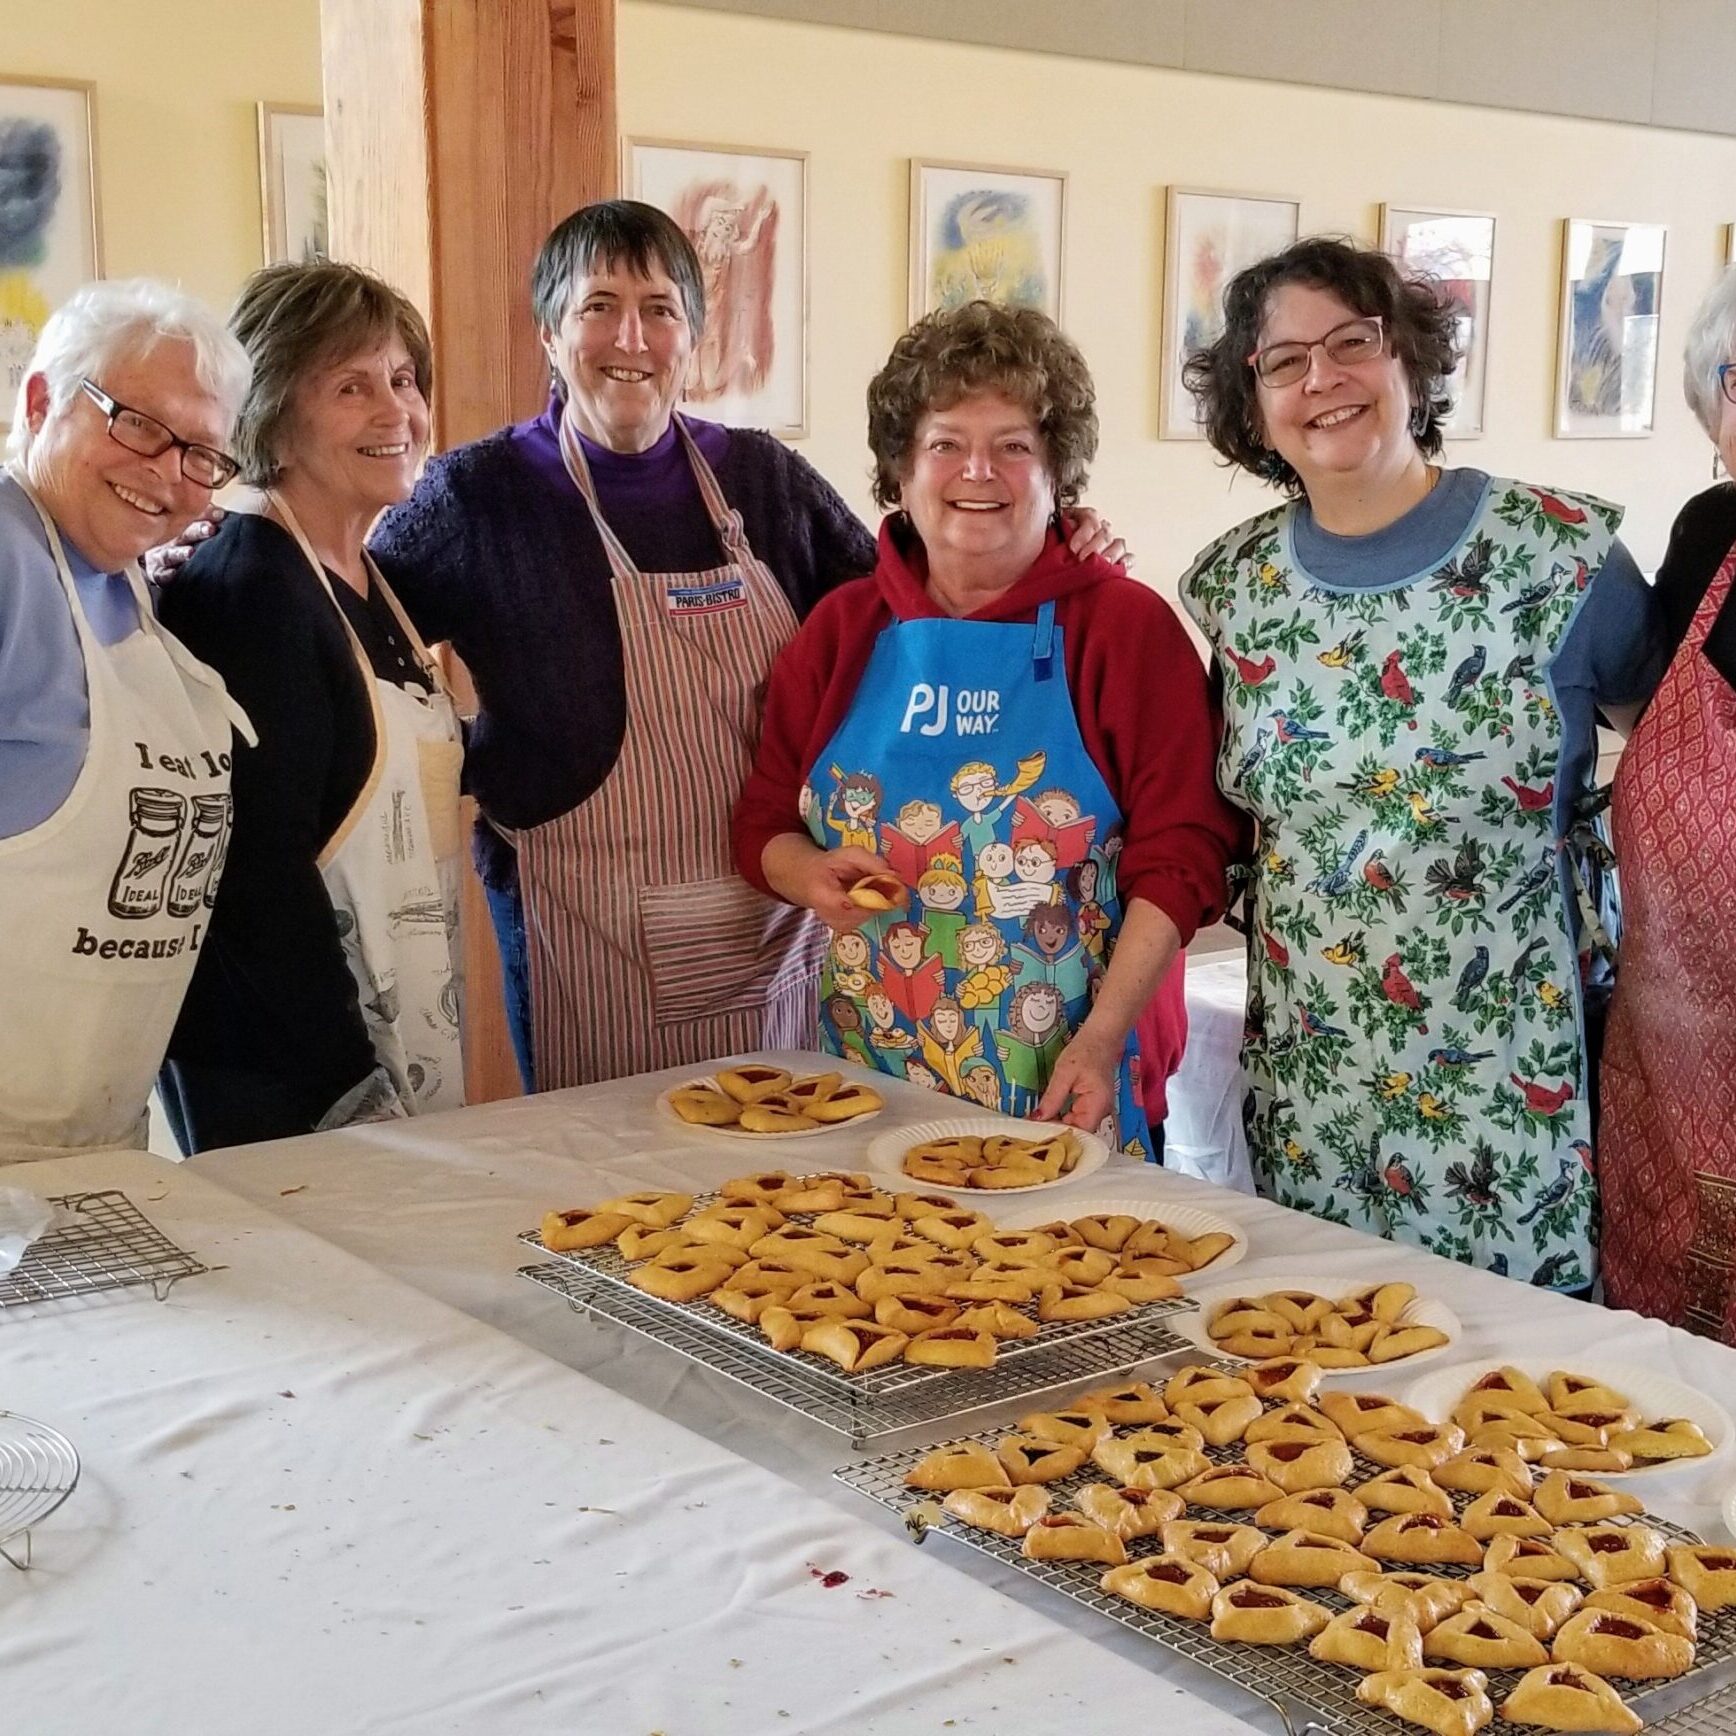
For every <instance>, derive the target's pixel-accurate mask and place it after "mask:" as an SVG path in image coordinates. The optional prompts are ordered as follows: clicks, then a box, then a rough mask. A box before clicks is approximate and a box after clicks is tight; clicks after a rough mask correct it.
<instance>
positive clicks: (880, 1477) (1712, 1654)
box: [833, 1406, 1736, 1736]
mask: <svg viewBox="0 0 1736 1736" xmlns="http://www.w3.org/2000/svg"><path fill="white" fill-rule="evenodd" d="M1268 1408H1272V1407H1270V1406H1268ZM1006 1433H1007V1430H1005V1429H990V1430H986V1431H984V1432H983V1433H981V1434H977V1435H973V1436H971V1437H969V1438H970V1439H973V1440H979V1441H982V1442H984V1443H985V1444H988V1445H992V1444H993V1443H994V1442H996V1441H997V1440H999V1439H1000V1438H1001V1437H1002V1436H1003V1435H1004V1434H1006ZM1205 1451H1206V1456H1207V1457H1208V1458H1210V1459H1211V1460H1213V1461H1214V1462H1215V1463H1218V1464H1222V1463H1224V1462H1225V1461H1227V1460H1231V1459H1234V1458H1236V1457H1238V1456H1239V1454H1240V1452H1241V1451H1242V1449H1241V1447H1240V1446H1239V1445H1235V1446H1229V1447H1211V1446H1208V1447H1207V1448H1206V1449H1205ZM924 1452H925V1449H922V1448H916V1449H909V1450H904V1451H900V1452H895V1453H888V1454H884V1455H882V1456H881V1457H879V1458H874V1459H862V1460H858V1461H857V1462H856V1463H854V1464H850V1465H845V1466H844V1467H843V1468H841V1469H840V1470H838V1471H835V1472H834V1473H833V1476H834V1477H835V1478H836V1479H837V1481H838V1482H840V1483H842V1484H844V1486H845V1487H846V1488H850V1489H854V1490H855V1491H856V1492H857V1493H858V1494H860V1495H866V1496H867V1497H868V1499H869V1500H871V1501H875V1502H878V1503H879V1504H880V1505H881V1506H883V1507H887V1508H889V1509H890V1510H891V1511H892V1512H894V1513H897V1514H899V1515H901V1516H905V1524H906V1526H907V1527H908V1529H909V1530H910V1532H911V1534H912V1535H913V1536H914V1537H915V1538H916V1540H917V1541H918V1542H919V1543H920V1542H922V1541H924V1540H925V1539H926V1538H927V1537H928V1536H937V1537H942V1538H944V1539H945V1540H946V1541H947V1542H949V1543H957V1544H959V1545H961V1546H962V1547H964V1548H966V1549H974V1550H976V1551H978V1552H979V1553H981V1554H984V1555H990V1556H993V1557H994V1558H995V1560H997V1561H1000V1562H1002V1563H1004V1564H1005V1565H1006V1566H1008V1567H1012V1568H1015V1569H1017V1570H1018V1571H1019V1572H1020V1573H1022V1574H1024V1575H1025V1576H1026V1577H1027V1578H1030V1579H1034V1580H1036V1581H1037V1582H1038V1583H1039V1584H1042V1585H1046V1586H1049V1587H1051V1588H1052V1589H1054V1590H1056V1591H1058V1592H1061V1593H1062V1594H1063V1595H1064V1596H1066V1597H1070V1598H1071V1599H1073V1601H1074V1602H1075V1603H1082V1604H1084V1605H1085V1606H1086V1608H1088V1609H1094V1610H1096V1611H1097V1612H1098V1613H1099V1614H1101V1615H1105V1616H1107V1617H1109V1619H1110V1620H1111V1621H1115V1622H1119V1623H1120V1624H1121V1625H1122V1626H1123V1627H1128V1628H1132V1629H1133V1630H1134V1631H1135V1632H1137V1633H1142V1634H1144V1635H1145V1636H1146V1637H1147V1638H1148V1639H1153V1640H1155V1641H1157V1643H1158V1644H1159V1645H1161V1646H1164V1647H1165V1648H1167V1649H1168V1650H1169V1651H1172V1652H1174V1653H1176V1654H1177V1655H1178V1656H1180V1657H1183V1658H1186V1659H1188V1660H1189V1661H1190V1662H1192V1663H1195V1664H1198V1665H1200V1666H1201V1667H1202V1668H1203V1669H1206V1670H1209V1671H1211V1672H1212V1674H1213V1675H1215V1676H1218V1677H1221V1678H1222V1679H1223V1680H1225V1681H1227V1682H1231V1683H1233V1684H1234V1685H1235V1686H1236V1687H1238V1688H1241V1689H1243V1690H1244V1691H1245V1692H1247V1693H1250V1694H1254V1695H1256V1696H1258V1697H1259V1698H1260V1699H1261V1700H1263V1701H1265V1702H1266V1704H1267V1705H1268V1706H1269V1707H1271V1708H1272V1709H1273V1711H1275V1712H1276V1713H1277V1715H1278V1717H1279V1719H1280V1720H1281V1721H1282V1723H1283V1726H1284V1729H1285V1730H1286V1731H1287V1732H1290V1733H1291V1736H1301V1733H1305V1732H1307V1731H1310V1730H1313V1731H1319V1732H1323V1733H1325V1736H1396V1733H1397V1732H1399V1731H1400V1730H1401V1729H1409V1728H1411V1726H1408V1725H1405V1726H1401V1725H1400V1724H1399V1723H1398V1721H1397V1720H1395V1719H1394V1718H1392V1717H1390V1716H1389V1715H1388V1714H1387V1713H1386V1712H1384V1711H1381V1710H1379V1709H1377V1708H1374V1707H1370V1706H1365V1705H1363V1704H1362V1703H1361V1702H1360V1701H1359V1700H1358V1699H1357V1698H1356V1684H1357V1682H1358V1681H1359V1680H1360V1679H1361V1676H1360V1674H1359V1672H1357V1671H1354V1670H1351V1669H1349V1668H1348V1667H1346V1666H1343V1665H1338V1664H1328V1663H1323V1662H1322V1661H1321V1660H1320V1659H1318V1658H1315V1657H1311V1656H1310V1655H1309V1653H1308V1651H1307V1648H1306V1647H1303V1646H1247V1645H1236V1644H1231V1643H1228V1642H1225V1641H1220V1640H1214V1639H1213V1638H1212V1637H1211V1633H1210V1631H1209V1628H1208V1627H1207V1625H1206V1624H1205V1623H1203V1622H1187V1621H1182V1620H1180V1619H1178V1618H1177V1617H1174V1616H1168V1615H1164V1614H1162V1613H1160V1612H1158V1611H1155V1610H1146V1609H1142V1608H1141V1607H1140V1606H1139V1605H1137V1604H1133V1603H1129V1602H1127V1601H1126V1600H1125V1599H1123V1598H1119V1597H1111V1596H1110V1595H1109V1594H1108V1593H1107V1592H1104V1591H1101V1590H1099V1589H1098V1583H1097V1582H1098V1579H1099V1578H1100V1576H1101V1574H1102V1569H1101V1568H1099V1567H1097V1566H1095V1565H1093V1564H1091V1563H1089V1562H1083V1563H1082V1562H1068V1561H1032V1560H1030V1559H1028V1558H1027V1557H1026V1556H1025V1555H1024V1554H1023V1553H1021V1551H1020V1548H1019V1540H1018V1539H1017V1538H1016V1537H1014V1538H1009V1537H1001V1536H998V1535H997V1534H996V1533H994V1532H992V1531H982V1530H978V1529H977V1528H975V1527H972V1526H965V1525H962V1524H955V1522H953V1521H952V1520H951V1519H950V1518H949V1519H948V1520H947V1522H946V1524H945V1526H944V1528H942V1527H941V1526H940V1525H929V1524H926V1523H925V1522H924V1521H923V1520H922V1519H921V1518H920V1517H916V1518H912V1517H909V1516H908V1515H909V1514H910V1510H911V1509H912V1508H916V1507H922V1506H924V1505H925V1504H933V1505H934V1506H935V1507H936V1509H937V1510H938V1504H939V1502H940V1500H941V1499H942V1497H940V1496H938V1495H931V1494H929V1493H927V1492H925V1491H923V1490H920V1489H911V1488H908V1487H907V1486H906V1485H905V1482H904V1474H905V1472H906V1471H907V1470H908V1469H909V1468H910V1467H911V1466H912V1465H913V1464H914V1463H915V1462H916V1461H917V1460H918V1459H920V1458H922V1457H923V1456H924ZM1352 1453H1353V1456H1354V1458H1355V1460H1356V1466H1357V1471H1358V1473H1360V1476H1359V1478H1358V1480H1361V1479H1362V1478H1366V1477H1371V1476H1375V1475H1377V1474H1379V1473H1380V1472H1381V1471H1383V1470H1385V1469H1387V1467H1386V1466H1382V1465H1377V1464H1375V1463H1374V1462H1373V1461H1372V1460H1369V1459H1365V1458H1363V1457H1362V1455H1361V1454H1359V1453H1356V1452H1355V1449H1354V1448H1352ZM1102 1480H1103V1473H1102V1472H1101V1471H1100V1470H1098V1469H1097V1468H1096V1467H1095V1466H1094V1465H1093V1464H1092V1463H1091V1462H1090V1461H1089V1460H1087V1461H1086V1463H1085V1465H1084V1467H1083V1468H1082V1469H1081V1470H1079V1471H1076V1472H1074V1473H1073V1475H1072V1476H1070V1477H1063V1478H1061V1479H1059V1480H1058V1481H1057V1482H1055V1483H1052V1484H1050V1485H1049V1489H1050V1491H1051V1492H1052V1493H1053V1494H1054V1496H1055V1497H1056V1503H1055V1504H1056V1506H1057V1507H1061V1506H1065V1505H1068V1504H1070V1498H1071V1497H1072V1496H1073V1495H1074V1494H1075V1493H1076V1492H1077V1491H1078V1490H1079V1489H1080V1488H1082V1487H1083V1486H1084V1485H1085V1484H1087V1483H1090V1482H1101V1481H1102ZM1449 1493H1450V1494H1451V1496H1452V1500H1453V1504H1454V1507H1455V1508H1456V1509H1457V1510H1459V1511H1463V1509H1464V1508H1465V1507H1466V1506H1467V1505H1468V1504H1469V1503H1470V1501H1471V1500H1472V1499H1473V1498H1474V1497H1472V1496H1470V1495H1467V1494H1465V1493H1463V1492H1453V1491H1449ZM1207 1511H1208V1510H1207V1509H1203V1508H1201V1509H1190V1510H1189V1516H1190V1517H1192V1516H1194V1515H1195V1514H1196V1513H1198V1514H1200V1515H1202V1516H1203V1515H1205V1514H1206V1513H1207ZM1210 1512H1211V1515H1212V1516H1213V1517H1221V1518H1223V1519H1225V1521H1226V1522H1235V1523H1252V1521H1251V1519H1249V1518H1247V1516H1245V1515H1242V1514H1227V1515H1223V1514H1218V1513H1217V1511H1216V1509H1212V1510H1210ZM1611 1523H1613V1524H1628V1523H1633V1524H1646V1525H1650V1526H1651V1527H1653V1529H1655V1530H1657V1531H1659V1532H1662V1533H1663V1534H1664V1536H1665V1537H1667V1538H1668V1539H1669V1540H1670V1541H1672V1542H1676V1543H1698V1542H1700V1541H1701V1539H1700V1538H1699V1537H1698V1536H1697V1535H1696V1534H1695V1533H1694V1532H1692V1531H1688V1530H1686V1529H1684V1528H1683V1527H1682V1526H1680V1525H1675V1524H1672V1523H1671V1522H1670V1521H1669V1520H1667V1519H1660V1518H1658V1517H1657V1516H1656V1515H1654V1514H1650V1513H1642V1514H1637V1515H1635V1516H1634V1517H1633V1518H1632V1519H1631V1520H1629V1519H1617V1520H1613V1521H1611ZM1127 1547H1128V1557H1129V1559H1130V1560H1137V1559H1139V1558H1140V1557H1142V1556H1147V1555H1154V1554H1157V1553H1158V1552H1159V1551H1161V1549H1162V1547H1163V1546H1162V1543H1161V1542H1160V1540H1159V1539H1158V1538H1156V1537H1149V1538H1137V1539H1135V1540H1133V1541H1132V1542H1130V1543H1129V1544H1128V1546H1127ZM1418 1571H1422V1572H1427V1573H1432V1574H1436V1575H1439V1576H1440V1577H1442V1578H1468V1577H1469V1576H1470V1574H1472V1573H1474V1572H1475V1571H1476V1569H1475V1568H1467V1567H1457V1566H1451V1565H1448V1566H1439V1567H1437V1566H1429V1567H1427V1568H1423V1569H1419V1570H1418ZM1301 1595H1302V1596H1304V1597H1307V1598H1311V1599H1313V1600H1314V1601H1315V1602H1317V1603H1321V1604H1323V1605H1325V1606H1326V1607H1327V1608H1328V1609H1330V1610H1332V1611H1333V1613H1334V1614H1336V1613H1337V1612H1338V1611H1339V1610H1342V1609H1348V1608H1350V1607H1351V1604H1350V1599H1349V1598H1347V1597H1345V1596H1344V1595H1343V1594H1342V1593H1341V1592H1338V1591H1337V1590H1325V1591H1321V1590H1314V1589H1308V1590H1305V1591H1303V1592H1302V1594H1301ZM1732 1662H1736V1610H1724V1611H1722V1612H1720V1613H1718V1614H1715V1615H1707V1614H1706V1613H1705V1612H1703V1611H1702V1613H1701V1618H1700V1638H1699V1647H1698V1650H1697V1651H1696V1653H1695V1657H1694V1667H1693V1668H1692V1669H1691V1670H1690V1671H1688V1673H1687V1674H1686V1675H1685V1676H1681V1677H1678V1678H1677V1679H1676V1680H1674V1681H1672V1682H1654V1683H1652V1684H1650V1685H1649V1686H1644V1685H1641V1684H1637V1683H1636V1684H1632V1691H1631V1692H1629V1693H1627V1694H1626V1696H1625V1697H1626V1699H1627V1702H1628V1704H1629V1705H1630V1706H1632V1707H1633V1709H1634V1710H1635V1711H1636V1712H1638V1713H1640V1714H1641V1716H1644V1715H1645V1712H1646V1708H1647V1706H1648V1705H1659V1703H1660V1702H1667V1703H1668V1705H1669V1706H1670V1708H1671V1709H1672V1711H1675V1710H1677V1709H1680V1715H1681V1716H1682V1717H1683V1718H1684V1720H1687V1721H1684V1722H1682V1723H1680V1724H1678V1723H1675V1722H1671V1723H1669V1724H1667V1725H1660V1726H1657V1729H1658V1730H1660V1731H1662V1730H1668V1731H1669V1732H1670V1736H1676V1733H1677V1732H1678V1731H1679V1732H1680V1733H1681V1736H1731V1732H1732V1731H1736V1721H1726V1722H1725V1723H1722V1724H1719V1723H1715V1722H1714V1723H1709V1724H1704V1723H1699V1722H1695V1721H1693V1719H1694V1718H1697V1717H1698V1716H1699V1713H1700V1709H1701V1707H1702V1704H1703V1700H1704V1696H1705V1695H1706V1694H1707V1693H1709V1692H1711V1691H1714V1690H1721V1685H1722V1683H1723V1681H1724V1680H1725V1678H1726V1677H1727V1676H1728V1673H1729V1672H1728V1669H1727V1666H1729V1665H1730V1664H1732ZM1484 1673H1485V1674H1486V1675H1487V1676H1488V1678H1489V1697H1490V1699H1492V1700H1493V1701H1494V1702H1495V1703H1496V1704H1497V1705H1499V1704H1500V1703H1501V1701H1502V1700H1504V1699H1505V1698H1506V1697H1507V1695H1508V1694H1510V1693H1511V1692H1512V1691H1513V1688H1514V1687H1515V1686H1516V1685H1517V1683H1518V1681H1519V1679H1520V1677H1521V1676H1522V1675H1523V1674H1524V1671H1523V1670H1488V1671H1485V1672H1484ZM1714 1678H1716V1679H1714ZM1695 1685H1697V1689H1698V1691H1696V1686H1695ZM1684 1694H1686V1695H1690V1696H1692V1700H1691V1704H1690V1705H1688V1706H1687V1707H1685V1708H1684V1707H1682V1704H1681V1703H1682V1700H1683V1696H1684ZM1286 1702H1294V1705H1295V1706H1296V1707H1301V1708H1305V1709H1306V1713H1307V1714H1309V1715H1308V1716H1305V1717H1302V1718H1301V1719H1300V1720H1297V1719H1295V1718H1293V1716H1292V1711H1293V1708H1292V1706H1290V1705H1287V1704H1286ZM1659 1709H1660V1710H1662V1706H1661V1705H1660V1708H1659ZM1690 1714H1692V1717H1690Z"/></svg>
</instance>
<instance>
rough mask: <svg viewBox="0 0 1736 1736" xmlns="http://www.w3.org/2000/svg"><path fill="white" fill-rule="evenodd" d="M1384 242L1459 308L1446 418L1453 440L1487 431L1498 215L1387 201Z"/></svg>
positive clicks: (1383, 214)
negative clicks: (1455, 360)
mask: <svg viewBox="0 0 1736 1736" xmlns="http://www.w3.org/2000/svg"><path fill="white" fill-rule="evenodd" d="M1380 245H1381V248H1382V250H1383V251H1384V252H1386V253H1390V254H1391V255H1392V257H1393V258H1394V259H1395V260H1397V261H1398V263H1399V264H1400V265H1402V266H1403V267H1405V269H1406V270H1407V271H1410V272H1413V273H1414V272H1421V273H1424V274H1426V275H1427V276H1429V277H1432V278H1434V279H1435V280H1436V281H1437V282H1439V283H1440V284H1441V286H1442V288H1443V289H1445V290H1446V291H1447V293H1448V294H1449V295H1450V296H1451V297H1452V299H1453V302H1454V305H1455V306H1456V307H1457V308H1458V310H1459V348H1460V354H1459V364H1458V366H1457V367H1456V368H1454V370H1453V372H1452V373H1451V374H1450V375H1449V376H1448V378H1447V381H1446V391H1447V396H1448V398H1449V399H1451V401H1452V406H1453V407H1452V409H1451V411H1450V412H1449V413H1448V414H1447V415H1446V416H1445V417H1443V418H1442V420H1441V432H1442V433H1443V434H1444V435H1445V436H1446V437H1447V439H1449V440H1476V439H1479V438H1480V437H1481V436H1482V434H1483V431H1484V415H1485V411H1486V408H1487V400H1488V384H1489V304H1490V299H1491V296H1492V293H1493V286H1494V278H1495V219H1494V217H1493V216H1492V215H1491V214H1490V213H1488V212H1486V211H1455V210H1449V209H1446V208H1443V207H1440V206H1418V205H1398V204H1385V205H1382V206H1381V208H1380Z"/></svg>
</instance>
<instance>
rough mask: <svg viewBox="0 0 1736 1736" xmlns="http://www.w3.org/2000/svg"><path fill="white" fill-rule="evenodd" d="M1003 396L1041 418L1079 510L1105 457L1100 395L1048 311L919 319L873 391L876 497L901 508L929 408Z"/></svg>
mask: <svg viewBox="0 0 1736 1736" xmlns="http://www.w3.org/2000/svg"><path fill="white" fill-rule="evenodd" d="M974 392H1000V393H1001V394H1003V395H1004V396H1005V397H1007V398H1010V399H1011V400H1012V401H1013V402H1014V403H1015V404H1018V405H1020V406H1022V407H1023V408H1024V410H1025V411H1026V412H1027V413H1028V414H1029V415H1030V416H1031V418H1032V419H1033V420H1034V421H1035V422H1036V424H1037V429H1038V432H1039V433H1040V434H1041V435H1042V437H1043V450H1044V456H1045V461H1046V462H1047V464H1048V469H1049V476H1050V479H1051V480H1052V481H1053V483H1054V485H1055V500H1056V503H1057V505H1060V506H1073V505H1075V504H1076V503H1077V501H1078V499H1079V496H1080V494H1081V493H1082V492H1083V490H1084V487H1085V482H1086V471H1087V468H1088V467H1089V465H1090V463H1091V460H1092V459H1093V458H1094V457H1096V455H1097V391H1096V388H1095V387H1094V386H1093V385H1092V384H1091V370H1090V369H1089V368H1087V367H1086V366H1085V358H1084V357H1083V356H1082V355H1081V354H1080V353H1079V347H1078V345H1077V344H1075V343H1074V342H1073V340H1072V339H1071V338H1069V337H1068V336H1067V335H1066V334H1065V333H1064V332H1063V331H1062V330H1061V328H1060V327H1059V326H1058V325H1056V324H1055V322H1054V321H1053V320H1052V319H1050V318H1049V316H1048V315H1047V314H1043V313H1039V312H1037V310H1036V309H1035V308H1029V307H999V306H997V305H996V304H995V303H994V302H992V301H972V302H967V303H966V304H965V305H964V306H963V307H958V308H948V309H946V310H944V311H942V312H940V313H931V314H929V315H928V316H927V317H926V318H924V319H919V320H918V321H917V322H916V324H915V325H913V326H912V327H911V328H910V330H909V331H907V332H906V333H905V334H904V336H903V337H901V338H900V339H899V340H898V342H897V343H895V344H894V345H893V346H892V354H891V355H890V356H888V357H887V359H886V365H885V367H883V368H882V369H881V370H880V372H879V373H877V374H876V375H875V376H874V378H873V380H872V381H871V382H870V383H869V386H868V446H869V449H870V450H871V451H872V452H873V454H874V499H875V501H876V503H877V504H879V505H880V506H882V507H887V508H890V507H893V506H896V505H897V504H898V497H899V491H900V490H901V488H902V487H903V485H904V481H905V479H906V478H907V477H908V476H909V474H910V464H911V454H912V452H913V450H914V449H915V446H916V430H917V427H918V425H919V424H920V423H921V421H922V418H923V417H924V416H926V415H927V414H928V412H929V411H930V410H947V409H950V408H951V407H952V406H953V405H954V404H956V403H958V402H959V401H960V400H961V399H963V398H967V397H969V396H970V395H971V394H972V393H974Z"/></svg>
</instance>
